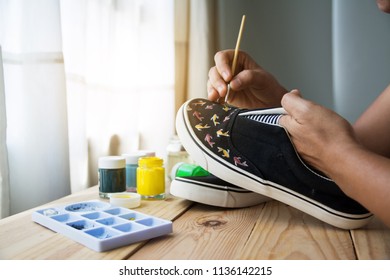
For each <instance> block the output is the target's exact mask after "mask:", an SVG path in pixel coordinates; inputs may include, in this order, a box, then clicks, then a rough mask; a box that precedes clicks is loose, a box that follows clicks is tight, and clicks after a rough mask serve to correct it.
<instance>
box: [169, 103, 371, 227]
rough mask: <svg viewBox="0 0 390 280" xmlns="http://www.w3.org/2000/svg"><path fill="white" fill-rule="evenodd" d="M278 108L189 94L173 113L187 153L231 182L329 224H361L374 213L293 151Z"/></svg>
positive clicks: (201, 164) (210, 170)
mask: <svg viewBox="0 0 390 280" xmlns="http://www.w3.org/2000/svg"><path fill="white" fill-rule="evenodd" d="M278 110H279V109H278V108H276V109H270V110H246V109H238V108H236V107H233V106H230V105H226V104H224V105H221V104H219V103H215V102H211V101H209V100H206V99H193V100H189V101H187V102H186V103H184V104H183V105H182V107H181V108H180V109H179V111H178V113H177V117H176V129H177V133H178V136H179V137H180V140H181V142H182V144H183V146H184V148H185V149H186V150H187V152H188V153H189V154H190V156H191V158H192V159H193V160H194V161H195V162H196V163H197V164H199V165H200V166H202V167H203V168H204V169H206V170H208V171H209V172H210V173H212V174H214V175H215V176H217V177H219V178H221V179H223V180H224V181H227V182H229V183H231V184H233V185H236V186H240V187H242V188H245V189H247V190H250V191H253V192H256V193H259V194H262V195H264V196H268V197H270V198H273V199H276V200H278V201H281V202H284V203H286V204H288V205H290V206H292V207H295V208H297V209H299V210H301V211H303V212H305V213H307V214H309V215H312V216H314V217H316V218H318V219H320V220H322V221H324V222H326V223H329V224H331V225H333V226H336V227H340V228H344V229H353V228H359V227H362V226H364V225H365V224H366V223H367V222H368V221H369V219H370V218H371V217H372V214H371V213H369V212H368V211H367V210H366V209H365V208H364V207H363V206H361V205H360V204H359V203H357V202H356V201H354V200H353V199H351V198H349V197H348V196H346V195H345V194H344V193H343V192H342V191H341V189H340V188H339V187H338V186H337V185H336V184H335V183H334V182H333V181H332V180H331V179H329V178H327V177H326V176H324V175H322V174H321V173H320V172H318V171H316V170H314V169H312V168H311V167H310V166H307V165H306V164H305V163H304V162H303V161H302V160H301V158H300V157H299V155H298V154H297V152H296V150H295V148H294V146H293V144H292V143H291V141H290V138H289V136H288V134H287V133H286V131H285V129H284V128H283V127H281V126H279V124H278V121H279V118H280V116H281V112H280V111H278Z"/></svg>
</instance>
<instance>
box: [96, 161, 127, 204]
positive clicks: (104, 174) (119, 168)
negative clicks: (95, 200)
mask: <svg viewBox="0 0 390 280" xmlns="http://www.w3.org/2000/svg"><path fill="white" fill-rule="evenodd" d="M98 165H99V171H98V178H99V196H100V197H101V198H109V194H110V193H118V192H124V191H126V160H125V158H124V157H119V156H107V157H100V158H99V164H98Z"/></svg>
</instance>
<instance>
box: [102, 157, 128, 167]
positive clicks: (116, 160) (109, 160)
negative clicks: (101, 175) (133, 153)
mask: <svg viewBox="0 0 390 280" xmlns="http://www.w3.org/2000/svg"><path fill="white" fill-rule="evenodd" d="M125 167H126V160H125V158H124V157H120V156H107V157H100V158H99V168H103V169H118V168H125Z"/></svg>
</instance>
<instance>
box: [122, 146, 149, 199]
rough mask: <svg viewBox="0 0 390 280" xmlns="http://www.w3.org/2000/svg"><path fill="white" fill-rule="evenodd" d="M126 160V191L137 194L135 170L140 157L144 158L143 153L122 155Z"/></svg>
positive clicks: (144, 154)
mask: <svg viewBox="0 0 390 280" xmlns="http://www.w3.org/2000/svg"><path fill="white" fill-rule="evenodd" d="M122 156H123V157H124V158H125V160H126V191H127V192H137V168H138V160H139V159H140V158H141V157H146V156H147V154H146V153H144V152H141V151H139V152H134V153H129V154H122Z"/></svg>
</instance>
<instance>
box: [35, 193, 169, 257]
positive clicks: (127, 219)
mask: <svg viewBox="0 0 390 280" xmlns="http://www.w3.org/2000/svg"><path fill="white" fill-rule="evenodd" d="M32 220H33V221H34V222H36V223H38V224H41V225H42V226H44V227H47V228H49V229H51V230H53V231H55V232H58V233H60V234H62V235H64V236H66V237H68V238H70V239H72V240H74V241H76V242H79V243H81V244H83V245H84V246H87V247H89V248H90V249H93V250H95V251H98V252H103V251H108V250H111V249H115V248H118V247H121V246H125V245H129V244H132V243H135V242H139V241H143V240H148V239H151V238H155V237H158V236H162V235H166V234H169V233H171V232H172V222H171V221H167V220H164V219H160V218H156V217H153V216H149V215H146V214H143V213H140V212H137V211H133V210H130V209H127V208H123V207H116V206H113V205H111V204H109V203H105V202H102V201H99V200H90V201H83V202H78V203H73V204H69V205H65V206H59V207H50V208H46V209H41V210H37V211H35V212H33V213H32Z"/></svg>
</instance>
